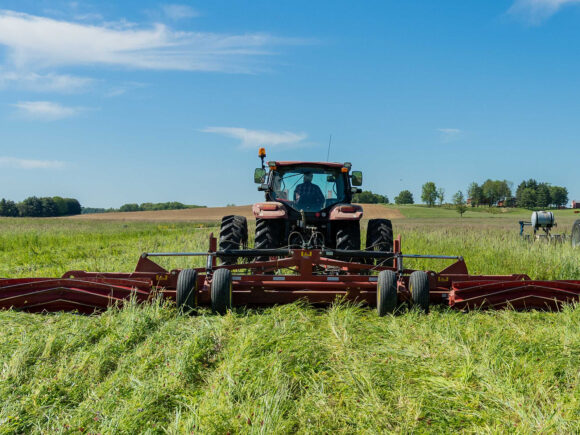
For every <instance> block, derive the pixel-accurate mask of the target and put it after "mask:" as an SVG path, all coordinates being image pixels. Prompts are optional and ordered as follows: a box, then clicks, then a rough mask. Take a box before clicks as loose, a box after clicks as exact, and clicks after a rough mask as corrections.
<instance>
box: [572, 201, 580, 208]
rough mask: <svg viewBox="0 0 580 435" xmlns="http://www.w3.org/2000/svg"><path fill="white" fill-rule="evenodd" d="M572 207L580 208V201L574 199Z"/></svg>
mask: <svg viewBox="0 0 580 435" xmlns="http://www.w3.org/2000/svg"><path fill="white" fill-rule="evenodd" d="M572 208H580V202H578V201H572Z"/></svg>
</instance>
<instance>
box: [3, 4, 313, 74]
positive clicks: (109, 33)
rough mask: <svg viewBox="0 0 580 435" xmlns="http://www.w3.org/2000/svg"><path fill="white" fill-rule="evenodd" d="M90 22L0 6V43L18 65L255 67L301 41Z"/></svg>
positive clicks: (238, 69) (240, 70) (239, 69)
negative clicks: (263, 58)
mask: <svg viewBox="0 0 580 435" xmlns="http://www.w3.org/2000/svg"><path fill="white" fill-rule="evenodd" d="M121 24H122V25H119V23H116V24H113V23H109V24H106V23H105V24H102V25H90V24H86V23H76V22H69V21H63V20H56V19H52V18H46V17H39V16H33V15H28V14H24V13H18V12H12V11H5V10H4V11H2V10H0V45H4V46H5V47H6V48H7V53H8V59H9V60H10V61H11V62H12V63H13V65H15V66H17V67H18V68H21V69H26V68H28V69H31V68H32V69H34V68H36V69H37V68H45V67H57V66H82V65H109V66H123V67H129V68H136V69H155V70H183V71H223V72H236V73H251V72H254V71H257V70H259V69H260V68H259V66H258V65H256V63H257V57H259V56H265V55H271V54H272V48H273V47H274V46H275V45H280V44H296V43H303V42H304V41H300V40H298V39H283V38H276V37H274V36H271V35H268V34H260V33H252V34H239V35H230V34H221V33H209V32H180V31H174V30H172V29H170V28H168V27H167V26H165V25H163V24H156V25H154V26H153V27H150V28H141V27H139V26H136V25H127V23H126V22H123V23H121Z"/></svg>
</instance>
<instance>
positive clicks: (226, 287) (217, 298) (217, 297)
mask: <svg viewBox="0 0 580 435" xmlns="http://www.w3.org/2000/svg"><path fill="white" fill-rule="evenodd" d="M231 292H232V272H231V270H229V269H218V270H216V271H215V272H214V273H213V277H212V281H211V309H212V310H213V311H214V312H215V313H217V314H226V313H227V311H228V310H229V309H231V308H232V293H231Z"/></svg>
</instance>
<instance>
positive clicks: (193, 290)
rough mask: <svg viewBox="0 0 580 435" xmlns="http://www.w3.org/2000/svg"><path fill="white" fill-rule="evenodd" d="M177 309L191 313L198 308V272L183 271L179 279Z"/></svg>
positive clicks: (191, 270)
mask: <svg viewBox="0 0 580 435" xmlns="http://www.w3.org/2000/svg"><path fill="white" fill-rule="evenodd" d="M176 299H177V307H178V308H182V309H183V310H184V311H190V310H193V309H195V307H197V271H195V270H193V269H183V270H182V271H181V272H180V273H179V276H178V277H177V288H176Z"/></svg>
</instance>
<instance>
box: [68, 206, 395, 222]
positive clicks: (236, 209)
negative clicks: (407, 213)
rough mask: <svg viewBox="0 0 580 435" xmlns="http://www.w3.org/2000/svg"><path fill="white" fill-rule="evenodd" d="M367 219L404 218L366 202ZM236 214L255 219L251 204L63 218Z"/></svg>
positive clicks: (207, 218)
mask: <svg viewBox="0 0 580 435" xmlns="http://www.w3.org/2000/svg"><path fill="white" fill-rule="evenodd" d="M363 207H364V210H365V212H364V218H365V219H376V218H384V219H403V218H404V216H403V215H402V214H401V212H400V211H399V210H395V209H392V208H387V207H384V206H382V205H379V204H365V205H363ZM229 214H236V215H240V216H245V217H247V218H248V219H250V218H251V219H253V218H254V215H253V214H252V206H251V205H238V206H233V207H208V208H188V209H185V210H160V211H132V212H124V213H94V214H83V215H79V216H69V217H66V218H62V219H83V220H115V221H197V222H207V221H216V220H221V218H222V216H226V215H229Z"/></svg>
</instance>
